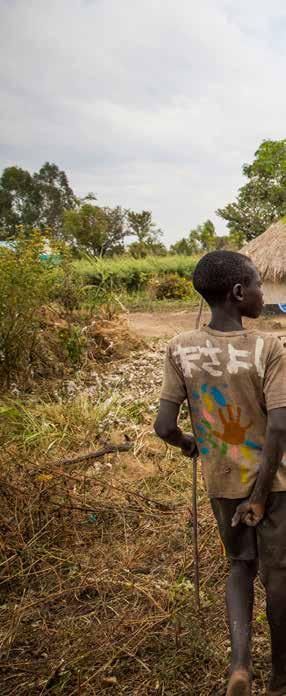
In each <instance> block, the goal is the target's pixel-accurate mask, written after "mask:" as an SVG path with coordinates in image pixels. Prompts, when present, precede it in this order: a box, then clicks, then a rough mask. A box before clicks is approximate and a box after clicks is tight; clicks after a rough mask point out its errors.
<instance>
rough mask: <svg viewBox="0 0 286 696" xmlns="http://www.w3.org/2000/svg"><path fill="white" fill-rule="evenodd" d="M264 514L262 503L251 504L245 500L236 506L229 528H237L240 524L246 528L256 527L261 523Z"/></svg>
mask: <svg viewBox="0 0 286 696" xmlns="http://www.w3.org/2000/svg"><path fill="white" fill-rule="evenodd" d="M264 513H265V504H264V503H252V502H251V500H250V499H249V500H245V501H244V503H240V505H238V506H237V508H236V511H235V513H234V515H233V518H232V522H231V526H232V527H237V525H238V524H239V523H240V522H243V523H244V524H247V525H248V527H256V525H257V524H259V522H261V520H262V518H263V517H264Z"/></svg>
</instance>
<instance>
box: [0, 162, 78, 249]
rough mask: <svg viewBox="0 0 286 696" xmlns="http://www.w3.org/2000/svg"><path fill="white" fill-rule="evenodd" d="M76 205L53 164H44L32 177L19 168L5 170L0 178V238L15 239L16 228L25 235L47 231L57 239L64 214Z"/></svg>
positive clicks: (62, 177) (62, 173) (65, 181)
mask: <svg viewBox="0 0 286 696" xmlns="http://www.w3.org/2000/svg"><path fill="white" fill-rule="evenodd" d="M76 203H77V199H76V197H75V195H74V193H73V191H72V189H71V188H70V186H69V184H68V180H67V176H66V174H65V172H63V171H60V170H59V168H58V167H57V165H56V164H50V163H49V162H46V164H44V165H43V166H42V167H41V169H40V170H39V172H35V173H34V174H32V175H31V174H30V173H29V172H28V171H26V170H25V169H21V168H20V167H7V168H6V169H4V171H3V173H2V176H1V178H0V229H1V228H2V231H1V238H2V239H5V238H7V237H13V238H16V237H17V236H18V232H19V225H22V226H23V228H24V230H26V231H27V234H28V233H29V232H30V231H31V229H32V228H35V227H39V228H40V229H45V228H47V227H49V228H50V229H51V230H52V231H53V233H54V234H55V236H60V230H61V226H62V222H63V215H64V211H65V210H69V209H72V208H74V207H75V205H76Z"/></svg>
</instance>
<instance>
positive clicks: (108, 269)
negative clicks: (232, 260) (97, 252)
mask: <svg viewBox="0 0 286 696" xmlns="http://www.w3.org/2000/svg"><path fill="white" fill-rule="evenodd" d="M197 261H198V257H194V256H185V255H182V256H179V255H172V256H146V257H145V258H143V259H134V258H130V257H128V256H122V257H117V258H114V259H106V260H105V259H96V260H89V259H81V260H80V261H76V262H75V264H74V267H75V269H76V270H77V272H78V273H79V274H80V275H81V276H82V277H84V278H85V279H86V281H88V282H89V283H90V284H93V285H95V286H104V287H106V288H109V289H110V290H112V289H116V290H118V289H120V288H121V289H125V290H127V291H136V290H141V289H144V288H146V287H147V286H148V284H149V282H150V280H151V279H152V278H154V277H158V276H164V275H166V274H173V273H177V274H178V275H179V276H181V277H182V278H187V279H189V280H190V279H191V278H192V276H193V272H194V268H195V265H196V263H197Z"/></svg>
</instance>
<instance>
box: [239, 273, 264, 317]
mask: <svg viewBox="0 0 286 696" xmlns="http://www.w3.org/2000/svg"><path fill="white" fill-rule="evenodd" d="M247 270H248V271H249V270H250V271H251V281H250V283H249V284H248V285H247V286H246V285H243V286H242V291H243V299H242V304H241V309H242V310H243V311H242V313H243V315H244V316H245V317H250V318H251V319H256V318H257V317H259V315H260V314H261V312H262V308H263V304H264V301H263V292H262V280H261V278H260V275H259V273H258V271H257V269H256V268H255V266H254V265H253V264H252V263H251V262H249V264H247Z"/></svg>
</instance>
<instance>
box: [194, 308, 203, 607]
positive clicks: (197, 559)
mask: <svg viewBox="0 0 286 696" xmlns="http://www.w3.org/2000/svg"><path fill="white" fill-rule="evenodd" d="M203 306H204V299H203V297H201V301H200V306H199V310H198V314H197V318H196V329H199V328H200V324H201V317H202V313H203ZM197 480H198V455H197V454H195V456H194V457H193V550H194V551H193V553H194V571H195V598H196V605H197V609H198V610H200V608H201V602H200V557H199V546H198V505H197Z"/></svg>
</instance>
